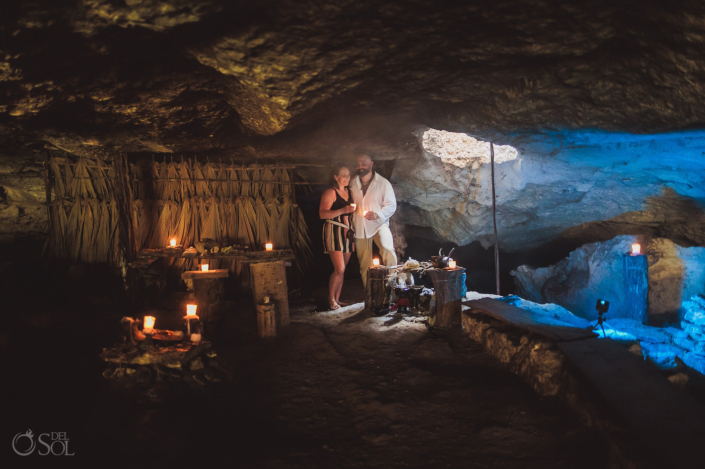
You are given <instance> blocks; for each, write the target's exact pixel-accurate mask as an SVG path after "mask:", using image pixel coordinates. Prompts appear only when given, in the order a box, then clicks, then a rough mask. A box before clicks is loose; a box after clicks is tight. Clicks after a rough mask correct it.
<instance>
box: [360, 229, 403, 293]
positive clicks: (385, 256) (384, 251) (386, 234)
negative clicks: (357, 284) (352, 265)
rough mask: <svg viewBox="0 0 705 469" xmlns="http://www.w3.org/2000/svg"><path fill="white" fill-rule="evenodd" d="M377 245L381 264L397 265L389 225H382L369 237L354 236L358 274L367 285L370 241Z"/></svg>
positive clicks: (370, 258)
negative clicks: (358, 267) (358, 262)
mask: <svg viewBox="0 0 705 469" xmlns="http://www.w3.org/2000/svg"><path fill="white" fill-rule="evenodd" d="M373 241H374V243H375V244H376V245H377V247H379V251H380V254H381V255H382V264H383V265H387V266H394V265H397V254H396V253H395V252H394V238H393V237H392V232H391V231H390V230H389V227H388V226H386V225H384V226H382V227H381V228H380V229H379V231H378V232H377V234H375V235H374V236H372V237H371V238H355V251H357V259H358V260H359V261H360V275H362V283H363V285H365V287H367V271H368V270H369V268H370V266H371V265H372V242H373Z"/></svg>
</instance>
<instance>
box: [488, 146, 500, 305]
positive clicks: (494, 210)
mask: <svg viewBox="0 0 705 469" xmlns="http://www.w3.org/2000/svg"><path fill="white" fill-rule="evenodd" d="M490 162H491V163H492V225H493V226H494V276H495V283H496V285H497V294H498V295H500V293H499V243H498V242H497V198H496V197H495V191H494V144H493V143H492V142H490Z"/></svg>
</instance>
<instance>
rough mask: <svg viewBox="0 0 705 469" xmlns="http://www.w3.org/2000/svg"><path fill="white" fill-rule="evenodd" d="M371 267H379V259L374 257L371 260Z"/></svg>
mask: <svg viewBox="0 0 705 469" xmlns="http://www.w3.org/2000/svg"><path fill="white" fill-rule="evenodd" d="M372 265H379V259H377V258H376V257H375V258H374V259H372Z"/></svg>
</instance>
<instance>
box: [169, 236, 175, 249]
mask: <svg viewBox="0 0 705 469" xmlns="http://www.w3.org/2000/svg"><path fill="white" fill-rule="evenodd" d="M169 244H170V245H171V247H172V248H174V247H176V239H173V238H172V240H171V241H169Z"/></svg>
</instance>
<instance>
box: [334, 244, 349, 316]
mask: <svg viewBox="0 0 705 469" xmlns="http://www.w3.org/2000/svg"><path fill="white" fill-rule="evenodd" d="M351 255H352V253H350V252H346V253H344V254H343V262H344V263H343V273H342V274H341V275H340V283H339V284H338V288H337V289H336V290H335V302H336V303H340V291H341V290H342V289H343V280H345V268H346V267H347V266H348V262H350V256H351ZM343 306H347V304H346V305H343Z"/></svg>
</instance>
